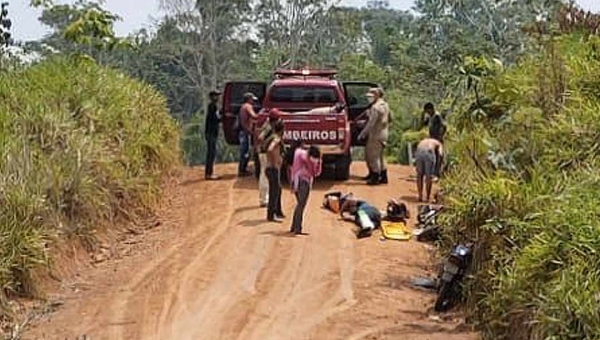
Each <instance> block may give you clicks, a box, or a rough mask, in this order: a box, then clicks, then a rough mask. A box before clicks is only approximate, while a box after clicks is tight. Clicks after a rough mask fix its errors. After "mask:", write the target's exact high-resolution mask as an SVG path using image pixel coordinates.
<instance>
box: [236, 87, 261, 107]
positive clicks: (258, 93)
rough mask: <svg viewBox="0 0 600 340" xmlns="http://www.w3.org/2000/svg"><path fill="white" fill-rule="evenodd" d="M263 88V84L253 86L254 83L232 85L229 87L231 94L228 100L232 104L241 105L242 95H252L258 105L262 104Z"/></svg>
mask: <svg viewBox="0 0 600 340" xmlns="http://www.w3.org/2000/svg"><path fill="white" fill-rule="evenodd" d="M264 91H265V86H264V85H263V84H254V83H247V84H245V83H238V84H233V85H232V87H231V94H230V98H229V100H230V101H231V103H232V104H234V105H235V104H240V105H241V104H242V103H243V102H244V94H245V93H248V92H250V93H253V94H254V95H255V96H257V97H258V99H259V100H258V101H259V103H260V102H262V99H263V98H264V95H265V94H264Z"/></svg>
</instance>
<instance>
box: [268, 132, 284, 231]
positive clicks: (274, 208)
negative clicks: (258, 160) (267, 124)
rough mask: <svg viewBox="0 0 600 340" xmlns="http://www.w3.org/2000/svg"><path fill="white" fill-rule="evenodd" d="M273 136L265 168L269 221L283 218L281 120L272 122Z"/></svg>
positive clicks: (279, 220) (277, 220)
mask: <svg viewBox="0 0 600 340" xmlns="http://www.w3.org/2000/svg"><path fill="white" fill-rule="evenodd" d="M273 125H274V126H273V137H272V138H270V139H269V140H270V143H269V146H268V148H267V169H266V171H265V172H266V174H267V178H268V179H269V205H268V207H267V220H268V221H270V222H281V219H282V218H285V216H284V215H283V211H282V209H281V177H280V176H281V165H282V164H283V157H282V156H281V151H282V144H283V142H282V136H283V122H282V121H281V120H279V121H276V122H275V123H274V124H273Z"/></svg>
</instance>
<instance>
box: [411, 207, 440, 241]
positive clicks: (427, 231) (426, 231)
mask: <svg viewBox="0 0 600 340" xmlns="http://www.w3.org/2000/svg"><path fill="white" fill-rule="evenodd" d="M443 210H444V207H443V206H432V205H422V206H419V213H418V215H417V222H418V225H417V229H416V230H415V231H414V235H415V236H416V238H417V241H419V242H432V241H436V240H437V239H439V236H440V230H439V225H438V223H437V216H438V215H439V214H440V213H441V212H442V211H443Z"/></svg>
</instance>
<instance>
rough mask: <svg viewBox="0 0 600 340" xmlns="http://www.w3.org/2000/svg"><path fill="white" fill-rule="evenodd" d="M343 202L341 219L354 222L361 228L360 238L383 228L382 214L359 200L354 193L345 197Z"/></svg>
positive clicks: (342, 199)
mask: <svg viewBox="0 0 600 340" xmlns="http://www.w3.org/2000/svg"><path fill="white" fill-rule="evenodd" d="M341 202H342V207H341V209H340V217H341V218H342V219H344V220H351V221H353V222H354V223H355V224H356V225H357V226H358V227H359V228H360V231H359V233H358V236H359V237H362V236H367V235H368V234H370V233H371V232H372V231H373V229H376V228H379V227H381V212H380V211H379V209H377V208H376V207H374V206H372V205H370V204H369V203H367V202H366V201H364V200H360V199H357V198H356V197H355V196H354V194H353V193H350V194H348V195H346V196H343V197H342V198H341ZM344 213H349V214H351V215H352V217H353V218H352V219H348V218H346V216H345V215H344Z"/></svg>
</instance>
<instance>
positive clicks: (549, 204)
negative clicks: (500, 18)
mask: <svg viewBox="0 0 600 340" xmlns="http://www.w3.org/2000/svg"><path fill="white" fill-rule="evenodd" d="M599 48H600V39H599V38H598V37H583V36H579V35H576V34H573V35H569V36H563V37H561V38H558V39H557V40H555V41H553V42H551V43H550V44H548V45H547V46H546V48H544V49H543V51H542V52H540V53H539V54H538V55H535V56H531V57H529V58H527V59H526V60H524V61H522V62H521V63H520V64H519V65H518V66H516V67H514V68H512V69H509V70H505V71H504V72H502V73H501V74H499V75H498V76H496V77H494V78H492V79H488V80H486V94H485V95H486V99H489V100H490V102H491V103H493V106H494V107H496V108H498V107H501V108H502V114H501V115H496V116H494V117H491V116H485V115H479V116H475V115H471V114H470V112H469V110H467V109H466V108H467V107H468V105H465V107H464V108H463V110H462V113H461V114H459V115H457V117H455V118H454V119H455V120H461V123H462V124H461V126H463V128H462V129H458V130H456V131H454V130H453V136H451V137H452V138H451V144H452V145H451V148H450V149H451V150H452V152H453V154H454V156H455V158H457V159H458V162H459V165H460V166H458V167H455V168H453V171H452V173H450V174H449V176H448V178H447V180H446V182H445V189H446V193H447V195H446V196H447V198H448V199H449V206H448V208H449V210H448V212H449V213H448V214H446V216H445V218H444V225H445V238H444V242H442V246H443V247H445V249H447V247H449V246H450V245H451V244H452V243H454V242H456V241H457V240H459V239H461V238H462V237H464V235H466V236H467V237H470V238H473V239H476V240H477V241H478V246H477V247H476V249H475V263H474V266H473V268H472V269H473V274H474V275H473V278H472V279H471V280H469V281H468V282H467V288H468V289H467V291H468V296H467V299H466V303H467V304H468V307H469V308H468V310H469V311H471V318H472V320H473V321H474V322H475V323H476V324H478V325H479V327H480V329H481V330H482V331H483V334H484V336H485V338H487V339H495V340H503V339H506V340H525V339H533V340H538V339H540V340H541V339H600V308H599V307H598V306H599V305H600V210H598V202H599V201H598V197H600V196H599V194H600V172H598V170H597V169H598V166H600V162H599V158H598V156H599V154H598V151H599V148H600V132H599V131H600V97H599V96H598V94H599V93H600V82H598V79H600V54H598V53H597V51H598V50H600V49H599ZM469 104H470V103H469ZM485 110H486V108H484V111H485ZM465 122H467V123H466V124H465ZM459 231H460V233H459ZM461 234H462V235H461Z"/></svg>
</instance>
